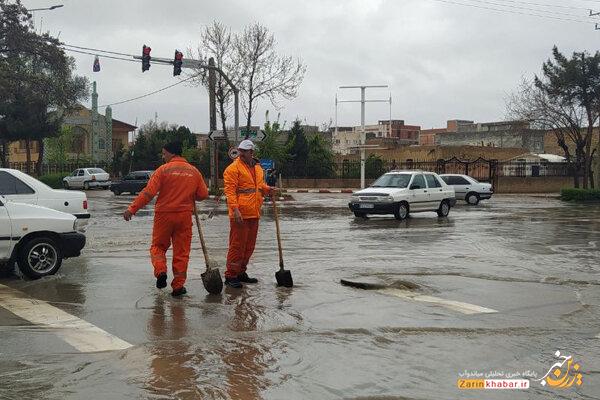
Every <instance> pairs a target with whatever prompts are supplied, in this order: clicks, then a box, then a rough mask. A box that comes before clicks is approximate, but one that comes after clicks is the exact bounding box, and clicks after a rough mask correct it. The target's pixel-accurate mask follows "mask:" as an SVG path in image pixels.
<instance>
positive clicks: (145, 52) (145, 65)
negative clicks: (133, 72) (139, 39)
mask: <svg viewBox="0 0 600 400" xmlns="http://www.w3.org/2000/svg"><path fill="white" fill-rule="evenodd" d="M151 51H152V49H151V48H150V46H146V45H144V46H143V47H142V72H146V71H148V70H149V69H150V60H151V59H152V57H150V52H151Z"/></svg>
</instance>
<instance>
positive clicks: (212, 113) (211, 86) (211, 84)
mask: <svg viewBox="0 0 600 400" xmlns="http://www.w3.org/2000/svg"><path fill="white" fill-rule="evenodd" d="M208 65H209V67H211V68H209V70H208V112H209V119H210V131H211V132H214V131H216V130H217V106H216V102H215V100H216V96H215V94H216V93H215V90H216V87H217V74H216V73H215V69H214V66H215V60H214V58H212V57H211V58H210V59H209V60H208ZM213 147H214V153H213V157H212V161H213V162H212V168H211V169H212V176H211V178H212V179H211V180H212V182H211V183H212V188H213V189H214V190H215V192H216V190H217V189H218V187H219V184H218V182H217V181H218V179H219V171H217V168H218V161H217V157H218V154H219V145H218V143H216V142H215V143H214V146H213Z"/></svg>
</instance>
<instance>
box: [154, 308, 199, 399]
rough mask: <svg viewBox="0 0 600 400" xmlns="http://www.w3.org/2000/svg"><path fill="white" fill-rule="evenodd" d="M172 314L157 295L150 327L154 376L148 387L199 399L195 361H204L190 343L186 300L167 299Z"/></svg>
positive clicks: (182, 396) (157, 390)
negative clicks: (187, 338)
mask: <svg viewBox="0 0 600 400" xmlns="http://www.w3.org/2000/svg"><path fill="white" fill-rule="evenodd" d="M168 307H169V311H170V315H169V316H168V317H167V315H166V312H165V300H164V298H163V297H162V296H157V298H156V301H155V306H154V311H153V313H152V317H151V318H150V321H149V324H148V325H149V326H148V330H149V332H150V334H151V335H152V336H153V338H152V339H153V340H152V347H151V352H152V356H153V357H152V361H151V364H150V368H151V373H152V376H151V377H150V380H149V382H148V385H149V388H148V389H149V391H150V392H151V393H154V394H157V395H163V396H168V398H177V399H197V398H198V396H199V392H198V390H197V385H196V377H197V373H196V371H195V369H194V364H196V363H199V362H201V359H198V357H196V355H195V354H194V352H193V351H191V349H190V346H189V343H188V342H187V341H186V340H185V337H186V335H187V325H186V323H187V321H186V316H185V311H186V310H185V308H186V306H185V304H184V303H183V302H180V301H171V302H168Z"/></svg>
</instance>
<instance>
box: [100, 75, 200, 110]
mask: <svg viewBox="0 0 600 400" xmlns="http://www.w3.org/2000/svg"><path fill="white" fill-rule="evenodd" d="M197 76H198V74H196V75H192V76H190V77H188V78H185V79H183V80H180V81H179V82H177V83H174V84H172V85H169V86H165V87H163V88H161V89H158V90H155V91H153V92H150V93H146V94H143V95H141V96H138V97H134V98H132V99H128V100H123V101H118V102H116V103H111V104H104V105H102V106H100V107H108V106H116V105H118V104H123V103H129V102H131V101H135V100H139V99H143V98H144V97H148V96H152V95H153V94H156V93H159V92H162V91H164V90H167V89H170V88H172V87H174V86H177V85H181V84H182V83H184V82H187V81H189V80H192V79H194V78H196V77H197Z"/></svg>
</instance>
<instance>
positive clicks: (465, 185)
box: [451, 175, 472, 200]
mask: <svg viewBox="0 0 600 400" xmlns="http://www.w3.org/2000/svg"><path fill="white" fill-rule="evenodd" d="M451 182H452V183H451V185H452V186H454V193H456V198H457V199H461V200H464V199H465V197H466V196H467V193H469V192H470V191H471V186H472V185H471V182H469V181H468V180H467V179H465V178H464V177H463V176H460V175H453V176H452V177H451Z"/></svg>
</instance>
